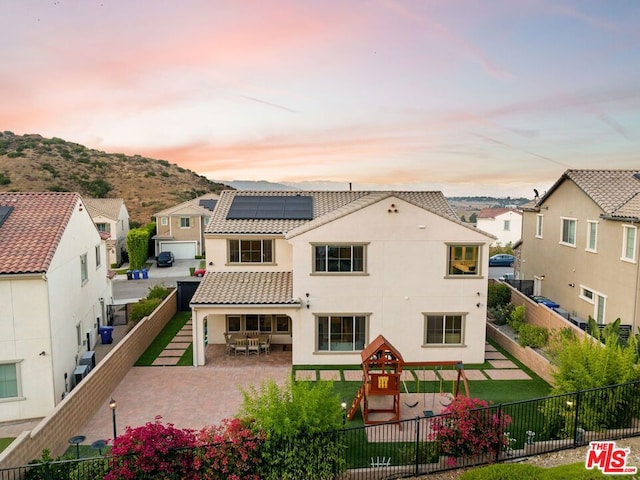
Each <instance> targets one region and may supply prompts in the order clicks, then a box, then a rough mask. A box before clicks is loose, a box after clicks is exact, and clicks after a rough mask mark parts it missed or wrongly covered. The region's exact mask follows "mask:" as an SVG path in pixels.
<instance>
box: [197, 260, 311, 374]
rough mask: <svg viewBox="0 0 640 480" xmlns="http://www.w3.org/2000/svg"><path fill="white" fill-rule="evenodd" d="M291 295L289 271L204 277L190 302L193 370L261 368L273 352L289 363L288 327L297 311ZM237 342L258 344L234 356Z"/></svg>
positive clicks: (290, 331) (298, 303)
mask: <svg viewBox="0 0 640 480" xmlns="http://www.w3.org/2000/svg"><path fill="white" fill-rule="evenodd" d="M292 292H293V282H292V272H207V273H206V274H205V276H204V278H203V280H202V282H201V283H200V285H199V286H198V289H197V290H196V292H195V294H194V295H193V298H192V299H191V303H190V307H191V311H192V321H193V346H194V348H193V364H194V366H202V365H205V364H208V363H211V362H212V363H214V364H227V363H228V362H238V361H241V362H243V363H244V364H246V363H247V361H255V360H253V359H254V358H258V359H259V360H257V362H258V363H257V364H264V362H265V361H268V358H270V357H272V356H274V355H277V354H278V353H286V354H288V357H289V360H288V362H289V364H291V350H292V347H293V345H292V340H291V339H292V336H293V328H294V325H295V324H296V323H297V319H298V317H299V311H300V308H301V306H302V302H301V300H300V299H299V298H294V297H293V293H292ZM243 337H244V338H246V339H247V343H249V342H248V340H249V339H250V338H255V339H256V340H257V341H258V346H257V347H255V346H254V347H252V348H255V351H250V350H249V348H248V345H246V346H244V345H243V351H242V353H241V354H240V355H239V353H240V351H239V348H238V345H237V344H243V343H244V342H243V341H242V339H243ZM212 347H213V348H212ZM251 353H255V354H253V355H252V354H251ZM229 357H239V358H237V359H234V360H231V359H230V358H229Z"/></svg>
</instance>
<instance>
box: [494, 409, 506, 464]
mask: <svg viewBox="0 0 640 480" xmlns="http://www.w3.org/2000/svg"><path fill="white" fill-rule="evenodd" d="M498 428H500V430H502V404H501V403H499V404H498ZM501 434H502V436H504V434H505V432H501ZM500 439H501V440H502V437H500ZM501 449H502V441H500V442H498V444H497V445H496V451H495V455H496V460H495V461H496V462H497V461H498V460H499V459H500V450H501Z"/></svg>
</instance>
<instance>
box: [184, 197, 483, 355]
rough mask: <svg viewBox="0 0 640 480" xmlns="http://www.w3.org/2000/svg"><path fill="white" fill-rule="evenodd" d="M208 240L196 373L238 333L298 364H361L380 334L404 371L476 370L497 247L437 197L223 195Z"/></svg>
mask: <svg viewBox="0 0 640 480" xmlns="http://www.w3.org/2000/svg"><path fill="white" fill-rule="evenodd" d="M205 238H206V240H205V241H206V244H207V247H206V260H207V273H206V275H205V276H204V279H203V281H202V283H201V284H200V286H199V288H198V289H197V291H196V293H195V295H194V296H193V298H192V301H191V308H192V318H193V324H194V333H193V337H194V364H195V365H202V364H204V362H205V349H206V348H207V344H214V343H215V344H224V341H225V333H233V332H242V331H259V332H262V333H265V334H270V335H271V336H272V343H273V344H279V343H281V344H290V345H291V348H292V359H293V363H294V364H359V363H360V351H361V350H362V349H363V348H364V346H365V345H367V344H368V343H369V342H370V341H371V340H373V339H374V338H376V337H377V336H378V335H380V334H382V335H384V336H385V338H387V339H388V340H389V341H390V342H392V343H393V345H394V346H395V347H396V348H397V349H398V350H399V351H400V352H402V355H403V357H404V359H405V360H407V361H440V360H462V361H464V362H473V363H478V362H480V363H481V362H483V361H484V343H485V326H486V292H487V271H488V254H489V244H490V243H491V241H492V240H493V237H492V236H490V235H487V234H485V233H483V232H481V231H479V230H477V229H476V228H474V227H471V226H467V225H465V224H464V223H462V222H460V220H459V219H458V218H457V216H456V214H455V211H454V210H453V209H452V208H451V207H450V206H449V204H448V203H447V201H446V199H445V198H444V196H443V195H442V193H440V192H355V191H337V192H336V191H333V192H329V191H313V192H299V191H298V192H282V191H271V192H258V191H251V192H248V191H241V192H240V191H223V192H222V193H221V195H220V199H219V200H218V204H217V206H216V208H215V210H214V212H213V215H212V216H211V220H210V222H209V224H208V226H207V229H206V232H205Z"/></svg>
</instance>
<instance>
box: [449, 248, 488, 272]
mask: <svg viewBox="0 0 640 480" xmlns="http://www.w3.org/2000/svg"><path fill="white" fill-rule="evenodd" d="M448 249H449V255H448V259H447V260H448V265H447V275H479V274H480V268H478V267H479V265H478V263H479V261H480V246H479V245H449V246H448Z"/></svg>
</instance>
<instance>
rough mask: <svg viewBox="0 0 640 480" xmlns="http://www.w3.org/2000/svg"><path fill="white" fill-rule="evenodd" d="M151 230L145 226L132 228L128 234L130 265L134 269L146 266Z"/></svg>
mask: <svg viewBox="0 0 640 480" xmlns="http://www.w3.org/2000/svg"><path fill="white" fill-rule="evenodd" d="M149 238H150V235H149V231H148V230H147V229H145V228H132V229H131V230H129V233H128V234H127V251H128V252H129V266H130V268H131V269H132V270H139V269H141V268H142V267H144V264H145V262H146V261H147V258H149Z"/></svg>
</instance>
